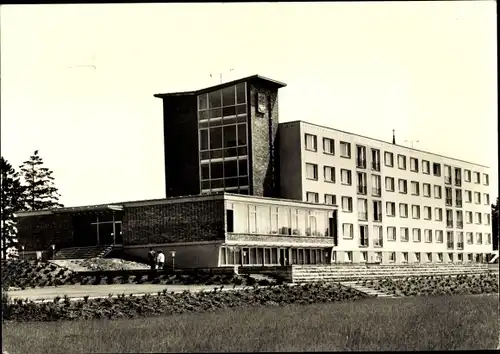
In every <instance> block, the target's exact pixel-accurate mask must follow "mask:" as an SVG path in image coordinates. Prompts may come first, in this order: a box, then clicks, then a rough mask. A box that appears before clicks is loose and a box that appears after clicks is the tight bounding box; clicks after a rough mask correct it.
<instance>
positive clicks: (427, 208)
mask: <svg viewBox="0 0 500 354" xmlns="http://www.w3.org/2000/svg"><path fill="white" fill-rule="evenodd" d="M424 219H425V220H432V209H431V207H430V206H424Z"/></svg>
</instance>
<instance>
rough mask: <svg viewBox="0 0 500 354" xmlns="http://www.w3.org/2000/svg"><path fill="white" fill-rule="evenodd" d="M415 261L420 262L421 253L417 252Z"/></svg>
mask: <svg viewBox="0 0 500 354" xmlns="http://www.w3.org/2000/svg"><path fill="white" fill-rule="evenodd" d="M415 263H420V253H419V252H415Z"/></svg>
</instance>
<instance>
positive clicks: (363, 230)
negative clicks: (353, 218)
mask: <svg viewBox="0 0 500 354" xmlns="http://www.w3.org/2000/svg"><path fill="white" fill-rule="evenodd" d="M359 246H360V247H368V225H359Z"/></svg>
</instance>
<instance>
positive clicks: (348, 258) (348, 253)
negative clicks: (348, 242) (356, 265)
mask: <svg viewBox="0 0 500 354" xmlns="http://www.w3.org/2000/svg"><path fill="white" fill-rule="evenodd" d="M345 262H347V263H351V262H352V251H346V253H345Z"/></svg>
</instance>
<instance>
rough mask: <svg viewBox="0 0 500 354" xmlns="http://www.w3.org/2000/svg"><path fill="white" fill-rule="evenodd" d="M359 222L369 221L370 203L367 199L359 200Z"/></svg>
mask: <svg viewBox="0 0 500 354" xmlns="http://www.w3.org/2000/svg"><path fill="white" fill-rule="evenodd" d="M358 220H368V202H367V200H366V199H358Z"/></svg>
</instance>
